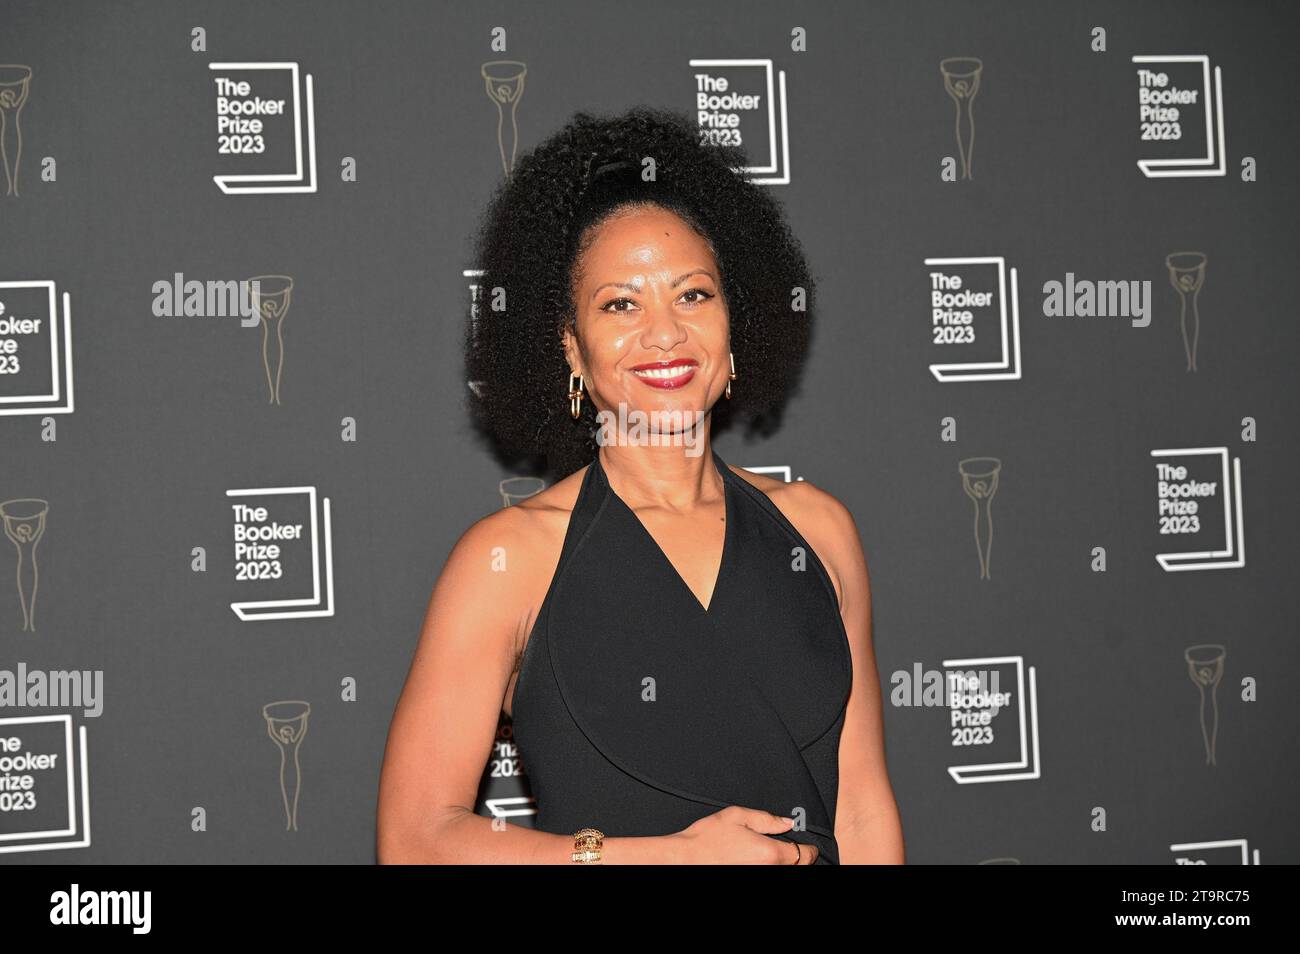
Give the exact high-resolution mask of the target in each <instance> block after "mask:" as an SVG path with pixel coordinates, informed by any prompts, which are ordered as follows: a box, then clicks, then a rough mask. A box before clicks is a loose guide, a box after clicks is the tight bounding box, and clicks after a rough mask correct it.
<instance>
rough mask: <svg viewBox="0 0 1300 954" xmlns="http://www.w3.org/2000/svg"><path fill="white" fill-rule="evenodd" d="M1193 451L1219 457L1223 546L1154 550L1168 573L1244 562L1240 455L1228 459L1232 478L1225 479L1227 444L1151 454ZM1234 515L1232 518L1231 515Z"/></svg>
mask: <svg viewBox="0 0 1300 954" xmlns="http://www.w3.org/2000/svg"><path fill="white" fill-rule="evenodd" d="M1197 454H1217V455H1219V457H1220V458H1221V460H1220V486H1221V487H1222V488H1223V493H1221V494H1220V495H1219V496H1220V497H1221V498H1222V500H1223V539H1224V541H1225V543H1226V544H1227V546H1226V548H1225V549H1223V550H1190V551H1184V552H1172V553H1157V554H1156V562H1157V563H1159V564H1160V565H1161V566H1162V567H1164V569H1165V571H1166V572H1168V573H1177V572H1179V571H1180V570H1235V569H1240V568H1241V567H1244V566H1245V565H1246V523H1245V519H1244V517H1243V514H1242V507H1241V458H1240V457H1234V458H1233V459H1232V474H1233V479H1232V480H1231V481H1230V480H1229V479H1228V448H1226V447H1178V448H1172V449H1167V450H1153V451H1152V452H1151V456H1152V457H1182V456H1193V455H1197ZM1234 516H1235V517H1236V519H1235V520H1234V519H1233V517H1234Z"/></svg>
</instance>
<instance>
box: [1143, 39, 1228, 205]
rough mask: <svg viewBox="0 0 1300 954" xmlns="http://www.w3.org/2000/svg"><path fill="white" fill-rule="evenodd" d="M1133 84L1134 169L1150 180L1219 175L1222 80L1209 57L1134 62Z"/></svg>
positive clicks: (1223, 168)
mask: <svg viewBox="0 0 1300 954" xmlns="http://www.w3.org/2000/svg"><path fill="white" fill-rule="evenodd" d="M1132 65H1133V70H1134V78H1135V80H1136V83H1137V101H1138V109H1137V129H1138V139H1139V141H1140V143H1141V153H1140V155H1141V158H1139V159H1138V161H1137V165H1138V168H1139V169H1141V170H1142V174H1143V175H1145V176H1146V177H1147V178H1150V179H1164V178H1170V177H1177V178H1184V177H1200V176H1222V175H1224V174H1225V173H1226V172H1227V157H1226V156H1225V155H1224V137H1223V118H1224V117H1223V76H1222V74H1221V72H1220V70H1219V67H1217V66H1216V67H1214V69H1213V72H1211V69H1210V58H1209V57H1208V56H1204V55H1202V54H1192V55H1167V54H1158V55H1142V56H1135V57H1133V63H1132Z"/></svg>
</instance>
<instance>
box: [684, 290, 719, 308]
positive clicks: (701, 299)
mask: <svg viewBox="0 0 1300 954" xmlns="http://www.w3.org/2000/svg"><path fill="white" fill-rule="evenodd" d="M687 295H699V296H701V297H699V298H696V299H695V300H694V301H688V302H687V303H686V304H688V305H702V304H704V302H706V301H708V300H709V299H710V298H712V297H713V295H712V294H710V293H709V292H706V291H705V290H704V289H703V288H692V289H691V290H690V291H688V292H684V293H683V294H682V297H683V298H685V297H686V296H687Z"/></svg>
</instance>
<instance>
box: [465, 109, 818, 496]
mask: <svg viewBox="0 0 1300 954" xmlns="http://www.w3.org/2000/svg"><path fill="white" fill-rule="evenodd" d="M651 160H652V162H651ZM748 164H749V163H748V159H747V156H746V154H745V152H744V150H743V149H742V148H741V147H738V146H715V145H706V144H702V142H701V133H700V130H699V129H698V128H696V127H695V126H694V125H693V124H692V122H691V120H690V118H689V117H688V116H686V115H685V114H682V113H677V112H672V111H666V110H659V109H652V108H649V107H644V106H639V107H636V108H633V109H631V110H629V111H628V112H626V113H624V114H622V115H620V116H613V117H597V116H593V115H590V114H588V113H585V112H580V113H577V114H575V115H574V117H573V119H572V120H570V122H569V123H568V124H567V125H566V126H565V127H564V128H563V129H561V130H560V131H559V132H558V133H556V134H555V135H554V136H552V137H551V138H549V139H547V140H546V141H545V142H543V143H541V144H540V145H538V146H537V147H536V148H534V149H533V150H532V151H531V152H529V153H528V154H526V155H524V156H521V157H520V158H519V160H518V161H517V163H516V164H515V167H514V171H513V172H512V173H511V174H510V176H509V178H507V179H506V180H504V181H503V182H502V183H501V185H500V186H498V187H497V189H496V191H495V193H494V194H493V196H492V199H491V201H490V202H489V204H488V206H487V208H486V211H485V213H484V215H483V219H482V222H481V224H480V226H479V232H478V236H477V242H476V250H475V252H476V254H475V258H476V262H477V264H478V267H479V268H481V269H482V278H481V279H480V281H481V287H482V288H483V290H484V294H483V302H482V304H481V306H480V308H479V316H478V319H477V321H476V322H473V323H471V324H469V326H468V327H467V328H466V330H465V336H464V342H463V343H464V353H465V371H466V373H467V375H468V378H469V380H470V381H472V382H476V386H475V391H476V394H475V398H476V399H474V400H471V403H470V407H471V413H472V414H473V418H474V422H475V425H476V427H477V428H478V430H479V431H480V432H482V433H484V434H485V435H486V436H487V437H488V438H489V439H490V440H491V441H492V442H493V443H494V444H495V446H496V449H497V451H498V453H499V454H500V456H501V457H502V458H504V459H506V460H508V461H509V462H510V463H511V464H513V465H516V466H518V465H519V464H520V463H521V462H522V463H525V464H526V465H530V466H532V467H534V468H536V469H537V470H538V471H539V472H549V473H551V474H553V475H555V476H556V477H562V476H566V475H568V474H571V473H573V472H574V471H576V470H578V469H579V468H580V467H582V466H583V465H584V464H587V463H590V461H591V460H592V459H593V457H594V456H595V454H596V448H597V444H596V439H595V434H596V431H597V421H596V416H595V413H596V409H595V408H593V407H592V402H591V401H583V402H582V414H581V416H580V417H579V418H578V419H577V420H574V419H573V417H572V416H571V415H570V413H569V398H568V384H569V370H570V369H569V366H568V364H567V362H566V360H565V355H564V350H563V345H562V332H563V329H564V328H565V327H566V325H567V326H568V327H570V328H574V329H575V333H576V308H575V304H574V300H573V297H574V296H573V292H574V287H575V286H574V280H575V273H574V265H575V263H576V262H577V260H578V258H579V256H580V254H581V252H582V251H583V250H584V248H585V247H586V244H588V243H589V242H590V238H591V236H592V235H593V234H594V231H595V230H594V229H592V228H591V227H592V226H593V225H597V224H599V223H601V222H603V221H604V220H605V219H606V218H608V217H609V215H610V214H611V213H613V212H615V211H617V210H619V209H621V208H623V207H626V206H628V205H640V204H644V203H653V204H655V205H658V206H661V207H663V208H666V209H668V210H670V211H672V212H674V213H675V214H677V215H679V216H681V217H682V218H683V219H684V220H685V221H686V222H687V223H688V224H689V225H691V227H692V228H694V229H695V230H696V231H697V232H698V233H699V234H700V235H701V236H702V237H703V238H704V239H705V240H706V241H707V242H708V243H709V245H710V247H711V248H712V250H713V253H714V257H715V258H716V259H717V262H718V267H719V269H720V270H721V276H720V278H721V283H722V294H723V298H724V299H725V301H726V305H727V311H728V315H729V318H730V333H731V351H732V354H733V355H734V357H735V362H736V372H737V377H736V381H735V382H734V383H733V385H732V397H731V399H730V400H726V399H723V400H720V401H718V402H717V403H716V404H715V406H714V408H713V413H712V418H711V424H712V428H713V432H714V433H715V434H716V433H717V432H718V430H719V429H721V428H723V427H725V426H726V424H727V423H728V422H729V421H730V419H731V418H736V419H737V420H738V421H740V422H743V424H744V427H745V432H746V434H747V435H751V436H752V435H753V434H757V433H761V434H767V433H771V431H772V430H774V429H775V427H776V426H777V424H778V423H779V420H780V415H781V411H782V409H783V408H784V405H785V403H786V401H787V400H788V399H789V397H790V396H791V395H792V394H793V393H794V391H795V389H796V387H797V385H798V381H799V377H800V375H801V374H802V371H803V365H804V360H805V358H806V355H807V352H808V346H809V342H810V338H811V330H812V317H813V315H814V313H815V312H814V287H813V277H812V274H811V272H810V270H809V268H808V265H807V262H806V261H805V259H804V255H803V250H802V248H801V246H800V244H799V242H798V240H797V239H796V238H795V237H794V236H793V235H792V234H791V232H790V229H789V227H788V226H787V225H786V223H785V219H784V216H783V213H782V211H781V208H780V206H779V205H778V204H777V202H776V200H775V199H774V198H773V197H772V195H771V193H770V192H768V191H767V190H765V189H764V188H763V187H761V186H759V185H756V184H754V183H753V182H752V181H750V178H749V177H748V175H746V174H745V173H741V172H736V171H735V170H736V169H741V168H743V167H745V166H748ZM649 169H652V170H653V173H654V174H653V176H650V174H649V172H647V171H646V170H649ZM647 178H649V179H650V181H646V179H647ZM799 289H802V298H801V304H802V308H798V307H797V305H799V304H800V298H798V297H797V290H799ZM502 298H504V307H503V308H494V307H493V306H494V304H499V302H500V300H501V299H502Z"/></svg>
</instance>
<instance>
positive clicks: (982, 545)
mask: <svg viewBox="0 0 1300 954" xmlns="http://www.w3.org/2000/svg"><path fill="white" fill-rule="evenodd" d="M957 472H958V473H959V474H961V489H962V490H964V491H965V492H966V496H967V497H969V498H970V499H971V502H972V503H973V504H974V505H975V549H976V551H977V552H978V553H979V558H980V579H981V580H987V579H989V578H990V575H989V561H990V560H991V559H992V555H993V495H994V494H995V493H997V490H998V476H999V475H1000V474H1001V472H1002V461H1000V460H998V459H997V458H996V457H967V458H966V459H965V460H962V461H958V463H957Z"/></svg>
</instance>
